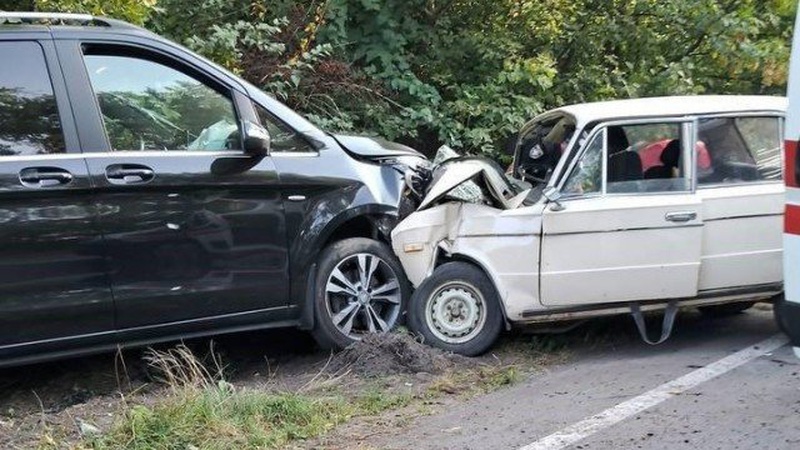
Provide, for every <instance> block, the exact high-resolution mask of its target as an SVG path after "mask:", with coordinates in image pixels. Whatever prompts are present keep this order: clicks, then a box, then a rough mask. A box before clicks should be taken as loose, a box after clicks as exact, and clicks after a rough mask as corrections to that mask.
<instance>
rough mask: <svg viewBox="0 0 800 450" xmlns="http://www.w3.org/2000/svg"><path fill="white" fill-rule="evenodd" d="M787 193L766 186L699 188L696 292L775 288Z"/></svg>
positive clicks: (773, 185) (778, 186)
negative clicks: (700, 219) (700, 241)
mask: <svg viewBox="0 0 800 450" xmlns="http://www.w3.org/2000/svg"><path fill="white" fill-rule="evenodd" d="M784 192H785V188H784V186H783V185H782V184H780V183H764V184H750V185H746V184H745V185H736V186H729V187H728V186H720V187H715V188H703V189H699V190H698V191H697V194H698V196H699V197H700V198H701V201H702V203H703V225H704V226H703V249H702V260H701V268H700V279H699V286H698V288H699V290H700V291H704V290H714V289H725V288H731V287H740V286H751V285H759V284H770V283H779V282H781V280H782V278H783V272H782V271H783V260H782V258H783V249H782V244H783V243H782V234H781V227H782V223H783V203H784Z"/></svg>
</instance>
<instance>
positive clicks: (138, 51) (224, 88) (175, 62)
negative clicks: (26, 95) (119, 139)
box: [80, 40, 258, 156]
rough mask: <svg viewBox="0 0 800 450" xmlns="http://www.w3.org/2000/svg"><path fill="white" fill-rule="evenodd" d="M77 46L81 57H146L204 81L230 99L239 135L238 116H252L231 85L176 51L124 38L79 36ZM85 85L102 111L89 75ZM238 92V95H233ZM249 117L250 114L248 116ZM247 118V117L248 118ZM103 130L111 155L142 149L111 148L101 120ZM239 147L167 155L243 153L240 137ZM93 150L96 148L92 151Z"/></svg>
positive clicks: (240, 129) (240, 133) (240, 130)
mask: <svg viewBox="0 0 800 450" xmlns="http://www.w3.org/2000/svg"><path fill="white" fill-rule="evenodd" d="M80 48H81V57H85V56H87V55H101V56H121V57H130V58H137V59H143V60H146V61H150V62H153V63H157V64H162V65H164V66H166V67H169V68H171V69H174V70H177V71H178V72H181V73H183V74H184V75H187V76H189V77H192V78H194V79H196V80H197V81H199V82H201V83H203V84H205V85H206V86H207V87H209V88H211V89H213V90H214V91H216V92H217V93H219V94H220V95H222V96H224V97H226V98H227V99H228V100H230V102H231V104H232V105H233V111H234V114H235V116H236V123H237V128H238V129H239V135H240V136H241V135H242V132H243V130H242V120H243V117H244V118H245V120H252V118H251V117H250V116H252V115H255V116H256V117H258V116H257V114H255V111H253V112H252V113H251V114H248V113H247V112H246V111H242V108H241V105H240V102H239V101H238V99H239V97H240V96H243V95H244V94H243V93H242V92H241V91H239V90H237V89H235V88H234V87H232V86H229V85H227V84H226V83H223V82H222V81H220V80H218V79H217V78H215V77H214V76H212V75H209V74H207V73H206V72H205V71H203V70H202V69H200V68H198V67H195V66H194V65H192V64H191V63H189V62H187V61H184V60H182V59H179V58H178V57H177V56H176V55H172V54H169V53H166V52H163V51H161V50H159V49H156V48H153V47H149V46H144V45H141V44H138V43H128V42H108V41H91V40H82V41H80ZM82 66H83V68H84V70H86V75H87V77H89V74H88V68H87V67H86V62H85V61H82ZM89 85H90V88H91V90H92V97H93V101H94V103H95V106H96V108H97V111H98V112H102V109H101V108H100V103H99V100H98V98H97V94H96V93H95V92H94V85H92V83H91V79H89ZM237 94H239V95H237ZM249 117H250V118H249ZM248 118H249V119H248ZM102 126H103V130H104V132H105V136H104V138H105V140H106V143H107V148H108V149H109V150H111V151H110V153H111V154H115V155H119V154H122V155H128V154H141V153H142V152H141V151H139V150H113V149H111V140H110V138H109V136H108V130H106V125H105V121H102ZM239 146H240V149H239V150H223V151H216V152H209V151H204V150H182V151H169V152H168V153H170V154H171V155H178V154H183V155H187V156H188V155H200V154H203V155H211V154H225V155H232V154H236V155H241V154H244V141H243V140H240V143H239ZM95 153H96V152H95Z"/></svg>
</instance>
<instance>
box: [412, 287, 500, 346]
mask: <svg viewBox="0 0 800 450" xmlns="http://www.w3.org/2000/svg"><path fill="white" fill-rule="evenodd" d="M425 322H426V324H427V326H428V329H429V330H430V331H431V333H433V335H434V336H436V337H437V338H438V339H440V340H442V341H443V342H446V343H448V344H463V343H464V342H469V341H470V340H472V339H474V338H475V336H477V335H478V334H480V332H481V331H482V330H483V327H484V325H485V324H486V300H485V299H484V298H483V295H481V293H480V291H478V290H477V289H476V288H475V287H474V286H472V285H471V284H469V283H464V282H450V283H447V284H445V285H443V286H442V287H440V288H439V289H437V290H436V291H435V292H434V293H433V294H432V295H430V296H429V297H428V300H427V301H426V302H425Z"/></svg>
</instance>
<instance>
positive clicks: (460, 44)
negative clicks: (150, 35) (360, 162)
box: [17, 0, 796, 156]
mask: <svg viewBox="0 0 800 450" xmlns="http://www.w3.org/2000/svg"><path fill="white" fill-rule="evenodd" d="M156 1H157V3H155V2H156ZM17 3H20V4H23V6H24V3H27V2H25V1H19V2H17ZM35 3H36V7H37V8H38V9H58V10H71V11H91V12H100V13H104V14H108V15H113V16H118V17H120V18H124V19H127V20H131V21H133V22H135V23H143V24H144V25H145V26H146V27H147V28H149V29H152V30H153V31H155V32H158V33H161V34H164V35H167V36H168V37H171V38H172V39H175V40H177V41H179V42H181V43H183V44H185V45H188V46H189V47H191V48H192V49H194V50H197V51H198V52H200V53H202V54H204V55H206V56H208V57H210V58H212V59H214V60H215V61H217V62H219V63H221V64H223V65H225V66H226V67H228V68H229V69H231V70H233V71H235V72H237V73H239V74H240V75H242V76H243V77H244V78H246V79H247V80H248V81H250V82H252V83H254V84H256V85H257V86H259V87H262V88H264V89H265V90H267V91H268V92H270V93H272V94H273V95H275V96H276V97H278V98H279V99H281V100H283V101H284V102H286V103H288V104H289V105H290V106H292V107H294V108H295V109H297V110H299V111H300V112H302V113H304V114H306V115H307V116H308V117H309V118H311V119H312V120H314V121H316V122H318V123H319V124H321V125H323V126H325V127H329V128H338V129H344V130H354V131H358V132H368V133H377V134H381V135H384V136H386V137H388V138H391V139H397V140H400V141H403V142H406V143H409V144H412V145H413V146H415V147H418V148H420V149H421V150H423V151H428V152H430V151H432V150H433V149H435V148H436V147H438V146H439V145H440V144H442V143H447V144H450V145H452V146H455V147H457V148H459V149H461V150H464V151H468V152H474V153H484V154H490V155H495V156H498V155H500V154H501V153H502V149H503V143H504V142H505V140H506V138H507V137H508V136H510V135H512V134H513V132H514V131H516V130H517V129H518V128H519V126H520V125H521V124H522V123H524V122H525V121H527V120H529V119H530V118H532V117H533V115H535V114H536V113H537V112H540V111H542V110H543V109H546V108H551V107H555V106H559V105H562V104H565V103H574V102H583V101H594V100H600V99H609V98H627V97H640V96H652V95H672V94H700V93H719V94H725V93H750V94H782V93H783V92H784V90H785V84H786V78H787V70H788V55H789V41H790V35H791V31H792V22H793V18H794V12H795V8H796V2H794V1H792V0H696V1H692V2H686V1H684V0H493V1H487V0H297V1H291V0H278V1H273V2H260V1H256V0H199V1H197V2H184V1H181V0H148V1H139V0H113V1H110V2H109V1H103V0H36V1H35Z"/></svg>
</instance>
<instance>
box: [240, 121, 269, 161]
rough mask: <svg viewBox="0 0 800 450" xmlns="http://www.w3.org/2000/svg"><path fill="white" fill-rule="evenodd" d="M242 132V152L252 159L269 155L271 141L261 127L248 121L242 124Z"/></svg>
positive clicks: (267, 133) (265, 130) (264, 129)
mask: <svg viewBox="0 0 800 450" xmlns="http://www.w3.org/2000/svg"><path fill="white" fill-rule="evenodd" d="M242 130H243V131H244V152H245V153H246V154H248V155H250V156H252V157H254V158H263V157H265V156H267V155H269V150H270V145H271V143H272V139H271V138H270V136H269V131H267V129H266V128H264V127H262V126H261V125H258V124H255V123H253V122H250V121H244V122H243V124H242Z"/></svg>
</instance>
